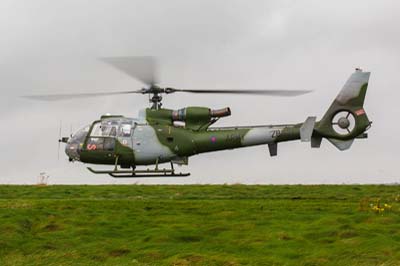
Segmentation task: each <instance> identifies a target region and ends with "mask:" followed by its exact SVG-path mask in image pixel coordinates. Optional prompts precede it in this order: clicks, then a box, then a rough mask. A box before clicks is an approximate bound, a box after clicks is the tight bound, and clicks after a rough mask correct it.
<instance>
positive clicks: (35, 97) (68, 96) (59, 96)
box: [22, 90, 142, 101]
mask: <svg viewBox="0 0 400 266" xmlns="http://www.w3.org/2000/svg"><path fill="white" fill-rule="evenodd" d="M132 93H142V90H138V91H117V92H95V93H74V94H47V95H26V96H22V97H23V98H27V99H31V100H38V101H62V100H70V99H79V98H92V97H100V96H109V95H121V94H132Z"/></svg>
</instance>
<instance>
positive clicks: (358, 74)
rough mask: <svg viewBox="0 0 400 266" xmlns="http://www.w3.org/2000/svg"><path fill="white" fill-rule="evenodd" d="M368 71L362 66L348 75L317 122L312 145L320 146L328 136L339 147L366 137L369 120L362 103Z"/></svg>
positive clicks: (340, 148)
mask: <svg viewBox="0 0 400 266" xmlns="http://www.w3.org/2000/svg"><path fill="white" fill-rule="evenodd" d="M369 76H370V72H363V71H362V70H361V69H356V71H355V72H354V73H353V74H352V75H351V76H350V78H349V79H348V80H347V82H346V83H345V84H344V86H343V88H342V90H341V91H340V93H339V95H338V96H337V97H336V99H335V100H334V101H333V103H332V104H331V106H330V107H329V109H328V111H327V112H326V113H325V115H324V116H323V117H322V119H321V121H319V122H317V123H316V125H315V128H314V131H313V134H312V139H311V144H312V145H311V146H312V147H319V145H320V143H321V139H322V138H327V139H328V140H329V141H330V142H331V143H332V144H333V145H334V146H336V147H337V148H338V149H339V150H346V149H348V148H350V147H351V145H352V143H353V140H354V139H355V138H366V137H367V134H366V133H364V132H365V131H366V130H367V129H368V128H369V126H370V125H371V122H370V121H369V119H368V117H367V115H366V113H365V110H364V108H363V106H364V100H365V95H366V92H367V88H368V81H369Z"/></svg>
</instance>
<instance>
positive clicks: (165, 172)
mask: <svg viewBox="0 0 400 266" xmlns="http://www.w3.org/2000/svg"><path fill="white" fill-rule="evenodd" d="M87 169H88V170H89V171H90V172H92V173H94V174H108V175H110V176H112V177H114V178H139V177H184V176H189V175H190V173H181V172H179V173H176V172H175V169H174V164H173V163H172V162H171V168H170V169H165V168H163V169H159V168H158V160H157V161H156V167H155V169H149V168H147V169H145V170H119V169H118V157H117V158H116V159H115V166H114V169H113V170H94V169H93V168H91V167H87Z"/></svg>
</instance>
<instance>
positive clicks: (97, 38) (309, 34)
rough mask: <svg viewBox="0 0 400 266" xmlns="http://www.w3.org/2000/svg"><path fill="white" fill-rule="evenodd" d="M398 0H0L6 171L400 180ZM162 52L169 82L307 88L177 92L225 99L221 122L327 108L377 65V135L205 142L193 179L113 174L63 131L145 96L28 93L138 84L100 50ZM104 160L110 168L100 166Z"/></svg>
mask: <svg viewBox="0 0 400 266" xmlns="http://www.w3.org/2000/svg"><path fill="white" fill-rule="evenodd" d="M399 14H400V2H399V1H395V0H393V1H384V0H380V1H376V0H360V1H353V0H346V1H342V0H337V1H320V0H314V1H294V0H293V1H287V0H276V1H267V0H261V1H256V0H253V1H244V0H242V1H237V0H225V1H218V0H211V1H205V0H201V1H200V0H199V1H188V0H180V1H176V0H170V1H162V0H159V1H149V0H143V1H137V0H126V1H118V0H113V1H111V0H109V1H99V0H97V1H89V0H77V1H74V0H68V1H67V0H65V1H64V0H59V1H52V0H36V1H28V0H25V1H18V0H2V1H1V2H0V81H1V83H0V84H1V98H0V121H1V126H0V127H1V132H2V134H1V138H0V148H1V150H0V164H1V169H2V170H1V172H2V174H1V176H0V183H6V184H9V183H18V184H31V183H36V182H37V176H38V174H39V173H40V172H42V171H45V172H47V173H48V174H50V176H51V177H50V180H49V182H50V183H53V184H55V183H62V184H71V183H87V184H97V183H105V184H109V183H123V182H125V183H132V182H138V183H178V184H181V183H249V184H253V183H273V184H281V183H291V184H293V183H295V184H297V183H304V184H309V183H393V182H399V181H400V178H399V177H400V175H399V173H398V172H399V159H400V156H399V150H400V139H399V136H397V135H398V132H399V129H400V125H399V117H400V107H399V98H400V97H399V96H400V92H399V90H400V85H399V84H400V82H399V79H400V78H399V76H400V75H399V73H400V50H399V47H400V16H399ZM143 55H154V56H157V57H159V58H160V59H159V65H160V77H161V82H162V84H163V85H166V86H174V87H177V88H186V89H213V88H214V89H311V90H314V92H313V93H311V94H307V95H304V96H300V97H297V98H277V97H253V96H211V95H209V96H206V95H169V96H166V97H165V100H164V105H165V106H167V107H169V108H180V107H184V106H190V105H203V106H210V107H212V108H219V107H225V106H230V107H231V109H232V116H231V117H229V118H224V119H223V120H220V122H218V124H219V125H252V124H274V123H297V122H302V121H304V120H305V119H306V118H307V116H310V115H316V116H317V117H319V118H321V116H322V115H323V113H324V112H325V111H326V109H327V108H328V107H329V105H330V103H331V102H332V100H333V99H334V98H335V96H336V94H337V93H338V91H339V90H340V89H341V87H342V86H343V84H344V82H345V81H346V79H347V78H348V77H349V75H350V74H351V73H352V72H353V71H354V68H356V67H361V68H363V69H364V70H365V71H371V72H372V74H371V78H370V83H369V88H368V93H367V98H366V102H365V110H366V111H367V114H368V116H369V118H370V120H372V121H373V122H374V123H373V127H372V128H371V130H370V131H369V139H367V140H356V141H355V143H354V144H353V146H352V148H351V149H350V150H348V151H345V152H340V151H338V150H337V149H336V148H335V147H334V146H332V145H331V144H330V143H328V142H327V141H326V140H324V141H323V143H322V146H321V148H320V149H311V148H310V145H309V143H301V142H300V141H295V142H289V143H283V144H280V145H278V156H277V157H274V158H270V157H269V153H268V149H267V147H266V146H259V147H251V148H244V149H237V150H233V151H224V152H216V153H208V154H202V155H198V156H195V157H191V158H190V159H189V166H183V167H182V168H180V170H181V171H190V172H191V173H192V175H191V176H190V177H188V178H178V179H176V178H170V179H151V180H144V179H137V180H132V181H129V180H124V181H121V180H115V179H112V178H111V177H108V176H98V175H93V174H91V173H89V172H88V171H87V170H86V168H85V165H83V164H79V163H69V162H68V161H67V157H66V156H65V154H64V152H63V146H62V147H61V151H60V160H57V145H58V143H57V139H58V128H59V123H60V120H62V123H63V135H68V134H69V133H70V131H71V128H72V131H76V130H77V129H79V128H80V127H82V126H84V125H86V124H89V123H90V122H91V121H93V120H95V119H97V118H99V117H100V115H102V114H104V113H114V114H123V115H126V116H128V117H135V116H137V113H138V111H139V110H140V109H142V108H145V107H147V106H148V103H147V97H145V96H140V95H138V96H136V95H135V96H113V97H108V98H95V99H81V100H74V101H65V102H57V103H46V102H45V103H44V102H34V101H29V100H26V99H21V98H19V96H21V95H26V94H43V93H76V92H94V91H118V90H127V89H139V88H141V86H142V84H140V83H139V82H138V81H136V80H134V79H132V78H130V77H128V76H126V75H125V74H123V73H121V72H118V71H117V70H115V69H113V68H111V67H110V66H108V65H106V64H104V63H102V62H101V61H99V60H97V58H99V57H108V56H143ZM103 168H104V167H103Z"/></svg>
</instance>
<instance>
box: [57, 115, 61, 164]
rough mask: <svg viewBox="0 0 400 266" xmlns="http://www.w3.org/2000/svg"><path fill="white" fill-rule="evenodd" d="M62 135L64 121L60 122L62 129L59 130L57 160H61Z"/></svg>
mask: <svg viewBox="0 0 400 266" xmlns="http://www.w3.org/2000/svg"><path fill="white" fill-rule="evenodd" d="M61 133H62V120H60V128H59V130H58V149H57V160H58V161H59V160H60V145H61Z"/></svg>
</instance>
